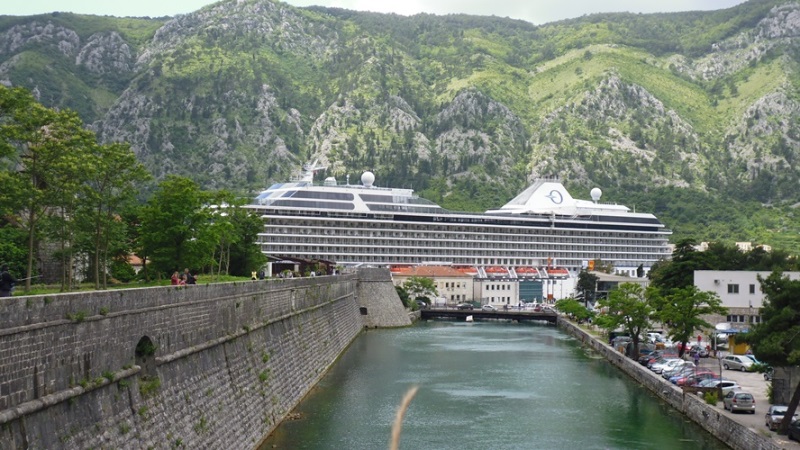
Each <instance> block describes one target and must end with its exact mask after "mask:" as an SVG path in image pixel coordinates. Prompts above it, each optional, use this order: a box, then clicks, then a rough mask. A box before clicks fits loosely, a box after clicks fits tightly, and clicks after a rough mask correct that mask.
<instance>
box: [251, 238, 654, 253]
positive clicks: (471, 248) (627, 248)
mask: <svg viewBox="0 0 800 450" xmlns="http://www.w3.org/2000/svg"><path fill="white" fill-rule="evenodd" d="M260 243H261V244H262V245H264V246H265V248H267V249H273V248H275V247H280V248H298V247H291V246H292V245H299V244H298V242H297V240H296V239H261V240H260ZM281 244H284V245H281ZM648 244H649V245H648ZM387 247H388V248H391V247H395V248H400V249H405V248H408V247H409V245H408V241H402V240H394V241H384V240H371V239H368V240H347V239H342V240H337V241H336V242H335V243H331V242H320V241H314V240H311V239H309V240H307V241H306V242H304V243H303V247H299V248H306V249H309V251H314V252H316V251H334V252H336V251H341V249H342V248H380V249H383V248H387ZM409 250H414V251H422V250H424V251H426V252H428V253H429V252H431V251H439V252H441V251H446V252H447V253H448V254H453V255H467V254H471V253H474V252H475V251H476V250H486V251H495V250H503V251H509V250H513V251H517V252H549V251H567V252H574V251H577V250H581V251H584V252H589V253H592V254H597V253H602V254H606V253H609V252H628V253H630V252H634V251H635V252H644V253H647V254H650V255H668V254H669V250H668V249H665V248H664V247H662V246H660V245H654V244H653V243H652V242H643V243H638V244H637V243H630V245H613V246H612V245H603V244H581V245H574V244H564V243H543V242H529V243H527V245H519V244H516V245H514V244H511V243H505V242H486V243H478V244H472V245H465V243H464V242H442V241H432V242H427V243H422V242H418V241H415V245H414V247H413V248H409Z"/></svg>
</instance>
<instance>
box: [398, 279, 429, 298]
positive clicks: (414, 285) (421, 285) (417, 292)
mask: <svg viewBox="0 0 800 450" xmlns="http://www.w3.org/2000/svg"><path fill="white" fill-rule="evenodd" d="M403 289H405V290H406V292H408V296H409V297H411V298H412V299H414V300H416V299H418V298H420V297H423V298H428V299H429V298H430V297H436V294H437V290H436V284H434V282H433V279H432V278H427V277H411V278H409V279H408V280H406V282H405V283H403Z"/></svg>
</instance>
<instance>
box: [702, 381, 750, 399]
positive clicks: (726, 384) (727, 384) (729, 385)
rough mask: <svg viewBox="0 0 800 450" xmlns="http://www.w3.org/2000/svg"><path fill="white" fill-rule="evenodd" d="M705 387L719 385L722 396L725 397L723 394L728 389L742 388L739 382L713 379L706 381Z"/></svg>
mask: <svg viewBox="0 0 800 450" xmlns="http://www.w3.org/2000/svg"><path fill="white" fill-rule="evenodd" d="M706 387H719V388H720V389H721V390H722V396H723V397H725V395H726V394H727V393H728V392H730V391H738V390H741V389H742V387H741V386H739V383H737V382H735V381H731V380H722V381H720V380H714V381H712V382H710V383H708V384H707V385H706Z"/></svg>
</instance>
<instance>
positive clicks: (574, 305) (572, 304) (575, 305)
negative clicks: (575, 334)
mask: <svg viewBox="0 0 800 450" xmlns="http://www.w3.org/2000/svg"><path fill="white" fill-rule="evenodd" d="M554 306H555V307H556V309H558V310H559V311H561V312H563V313H564V314H567V315H569V316H571V317H574V318H575V319H576V320H578V321H579V322H582V321H584V320H586V319H589V318H590V317H592V315H593V314H592V312H591V311H589V310H588V309H586V306H584V305H583V304H582V303H581V302H579V301H578V300H577V299H574V298H562V299H559V300H556V304H555V305H554Z"/></svg>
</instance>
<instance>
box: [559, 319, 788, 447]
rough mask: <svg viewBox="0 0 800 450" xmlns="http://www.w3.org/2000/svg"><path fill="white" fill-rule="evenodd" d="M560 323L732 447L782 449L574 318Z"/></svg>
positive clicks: (562, 320)
mask: <svg viewBox="0 0 800 450" xmlns="http://www.w3.org/2000/svg"><path fill="white" fill-rule="evenodd" d="M558 326H559V328H561V329H563V330H564V331H566V332H567V333H569V334H570V335H572V336H574V337H575V338H576V339H578V340H579V341H581V342H582V343H583V344H584V345H585V346H587V347H590V348H591V349H593V350H594V351H596V352H597V353H599V354H601V355H602V356H603V357H605V358H606V359H607V360H608V361H609V362H611V364H613V365H615V366H616V367H618V368H619V369H620V370H622V371H623V372H624V373H626V374H627V375H629V376H630V377H631V378H633V379H634V380H636V381H637V382H638V383H640V384H642V385H643V386H645V387H646V388H648V389H649V390H650V391H652V392H653V393H655V394H656V395H657V396H659V397H660V398H661V399H663V400H664V401H665V402H667V403H668V404H669V405H670V406H672V407H673V408H675V409H677V410H678V411H680V412H682V413H683V414H684V415H685V416H686V417H688V418H689V419H691V420H692V421H694V422H695V423H697V424H698V425H700V426H701V427H703V428H704V429H705V430H706V431H708V432H709V433H711V434H713V435H714V436H716V437H717V438H718V439H719V440H721V441H722V442H724V443H725V444H727V445H728V446H730V447H731V448H733V449H736V450H779V449H780V448H781V446H780V445H779V444H778V443H776V442H774V441H773V440H772V439H771V438H769V437H766V436H762V435H760V434H758V433H756V432H754V431H753V430H751V429H750V428H748V427H747V426H745V425H742V424H740V423H738V422H736V421H735V420H733V419H731V418H730V417H728V416H726V415H725V414H722V413H720V411H719V410H717V409H716V408H715V407H713V406H710V405H708V404H706V403H705V402H704V401H703V400H702V398H700V397H698V396H697V395H695V394H691V393H684V392H683V391H682V390H681V389H680V388H678V387H677V386H675V385H673V384H672V383H670V382H669V381H667V380H664V379H663V378H661V377H660V376H658V375H657V374H655V373H653V372H652V371H650V370H649V369H647V368H646V367H644V366H642V365H641V364H639V363H638V362H636V361H633V360H631V359H630V358H627V357H626V356H625V355H623V354H621V353H619V352H618V351H616V350H615V349H613V348H612V347H611V346H609V345H608V344H606V343H605V342H603V341H602V340H601V339H598V338H596V337H595V336H593V335H591V334H589V333H588V332H587V331H586V330H584V329H582V328H580V327H579V326H578V325H576V324H574V323H573V322H570V321H568V320H566V319H563V318H559V321H558Z"/></svg>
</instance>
